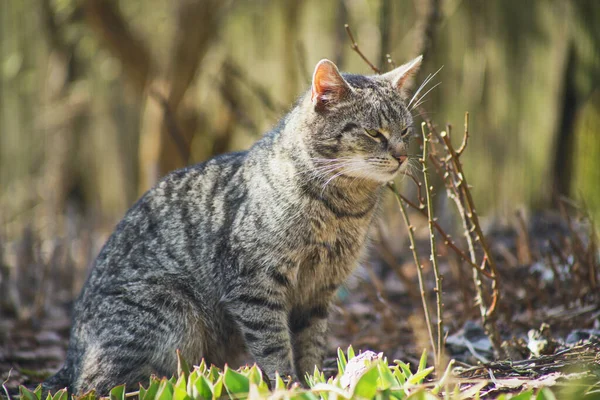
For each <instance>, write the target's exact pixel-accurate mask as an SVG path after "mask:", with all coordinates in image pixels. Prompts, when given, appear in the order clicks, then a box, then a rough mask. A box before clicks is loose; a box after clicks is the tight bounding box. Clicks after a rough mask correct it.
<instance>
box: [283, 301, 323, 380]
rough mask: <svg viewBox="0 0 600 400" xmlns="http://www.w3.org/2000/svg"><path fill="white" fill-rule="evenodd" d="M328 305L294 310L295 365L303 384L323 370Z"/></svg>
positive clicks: (292, 317) (291, 326)
mask: <svg viewBox="0 0 600 400" xmlns="http://www.w3.org/2000/svg"><path fill="white" fill-rule="evenodd" d="M328 308H329V307H328V303H321V304H316V305H313V306H311V307H298V308H295V309H293V310H292V313H291V316H290V329H291V331H292V335H293V339H292V340H293V343H294V356H295V365H296V371H297V372H298V376H299V378H300V379H301V381H302V382H304V381H305V379H306V374H310V375H312V373H313V371H314V369H315V366H317V367H318V368H321V364H322V363H323V357H324V354H325V345H326V337H325V336H326V333H327V315H328Z"/></svg>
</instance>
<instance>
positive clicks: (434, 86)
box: [410, 82, 442, 111]
mask: <svg viewBox="0 0 600 400" xmlns="http://www.w3.org/2000/svg"><path fill="white" fill-rule="evenodd" d="M441 84H442V82H438V83H436V84H435V85H433V86H432V87H431V88H429V90H428V91H426V92H425V93H424V94H423V96H421V97H420V98H419V100H417V101H416V102H415V104H414V105H413V106H412V107H411V108H410V110H411V111H412V110H414V109H416V108H417V107H419V106H420V105H421V104H423V103H424V102H425V100H424V99H425V96H427V95H428V94H429V93H430V92H431V91H432V90H433V89H435V88H436V87H438V86H440V85H441Z"/></svg>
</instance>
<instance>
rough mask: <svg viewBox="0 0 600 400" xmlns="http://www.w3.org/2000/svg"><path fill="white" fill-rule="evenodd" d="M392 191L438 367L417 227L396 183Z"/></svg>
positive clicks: (391, 184) (390, 184)
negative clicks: (411, 219) (414, 270)
mask: <svg viewBox="0 0 600 400" xmlns="http://www.w3.org/2000/svg"><path fill="white" fill-rule="evenodd" d="M388 186H389V188H390V190H391V191H392V192H393V193H394V195H395V197H396V201H397V202H398V206H399V207H400V212H401V213H402V218H403V219H404V223H405V224H406V229H407V230H408V239H409V241H410V250H411V252H412V255H413V259H414V261H415V266H416V267H417V277H418V279H419V289H420V292H421V302H422V304H423V313H424V314H425V324H426V325H427V333H428V334H429V341H430V343H431V349H432V354H433V359H434V364H435V365H436V366H437V365H438V352H437V351H436V346H435V340H434V338H433V331H432V328H431V315H430V314H429V306H428V305H427V295H426V292H425V281H424V280H423V266H422V265H421V261H420V258H419V253H418V252H417V245H416V241H415V227H414V226H412V224H411V223H410V219H409V218H408V212H407V211H406V207H405V206H404V203H402V200H403V198H402V195H401V194H400V193H399V192H398V189H397V188H396V185H395V184H394V182H390V183H389V184H388Z"/></svg>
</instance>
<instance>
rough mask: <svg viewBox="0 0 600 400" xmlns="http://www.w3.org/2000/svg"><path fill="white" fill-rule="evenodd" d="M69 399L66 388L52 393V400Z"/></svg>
mask: <svg viewBox="0 0 600 400" xmlns="http://www.w3.org/2000/svg"><path fill="white" fill-rule="evenodd" d="M123 392H125V385H123ZM68 399H69V393H67V389H60V390H59V391H58V392H56V393H54V396H52V400H68ZM111 400H113V398H112V397H111Z"/></svg>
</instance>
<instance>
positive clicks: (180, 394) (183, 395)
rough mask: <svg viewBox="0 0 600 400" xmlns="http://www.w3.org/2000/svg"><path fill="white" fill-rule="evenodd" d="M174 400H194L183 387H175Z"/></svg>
mask: <svg viewBox="0 0 600 400" xmlns="http://www.w3.org/2000/svg"><path fill="white" fill-rule="evenodd" d="M173 400H192V398H191V397H190V396H188V394H187V391H186V390H184V389H182V388H181V387H175V388H174V389H173Z"/></svg>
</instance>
